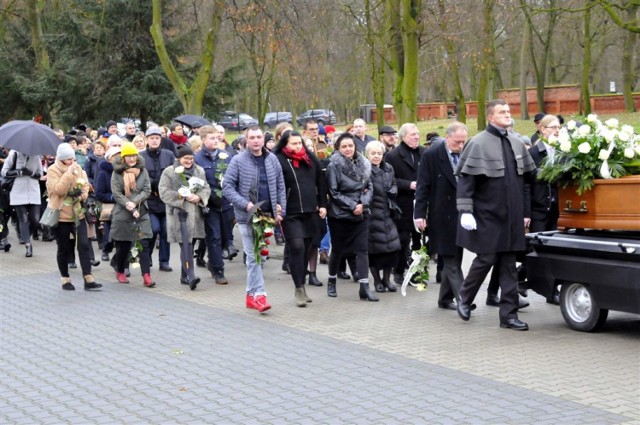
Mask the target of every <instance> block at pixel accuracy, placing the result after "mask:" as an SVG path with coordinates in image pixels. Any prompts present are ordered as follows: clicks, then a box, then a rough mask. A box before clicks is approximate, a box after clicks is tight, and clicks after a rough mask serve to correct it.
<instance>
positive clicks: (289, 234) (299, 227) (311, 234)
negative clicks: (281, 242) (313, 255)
mask: <svg viewBox="0 0 640 425" xmlns="http://www.w3.org/2000/svg"><path fill="white" fill-rule="evenodd" d="M282 233H284V238H285V240H286V239H289V238H303V239H306V238H311V244H312V245H314V246H320V241H321V240H322V238H323V237H324V234H325V233H327V226H326V224H325V221H324V220H323V219H321V218H320V216H319V215H318V214H317V213H303V214H295V215H287V216H285V217H284V220H283V221H282Z"/></svg>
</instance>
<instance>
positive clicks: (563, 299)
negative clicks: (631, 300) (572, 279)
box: [560, 283, 609, 332]
mask: <svg viewBox="0 0 640 425" xmlns="http://www.w3.org/2000/svg"><path fill="white" fill-rule="evenodd" d="M560 311H561V312H562V317H564V320H565V322H567V324H568V325H569V327H570V328H571V329H575V330H577V331H581V332H592V331H595V330H597V329H598V328H600V327H601V326H602V325H603V324H604V322H605V321H606V320H607V316H608V315H609V310H606V309H603V308H600V307H599V306H598V302H597V301H596V299H595V298H594V297H593V294H592V293H591V290H590V289H589V287H588V286H585V285H583V284H581V283H565V284H564V285H562V291H561V292H560Z"/></svg>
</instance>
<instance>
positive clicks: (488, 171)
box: [456, 99, 535, 330]
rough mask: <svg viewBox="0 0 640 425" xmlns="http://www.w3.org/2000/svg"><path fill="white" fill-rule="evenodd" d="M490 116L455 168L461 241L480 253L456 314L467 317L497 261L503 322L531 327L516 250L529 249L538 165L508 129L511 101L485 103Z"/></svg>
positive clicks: (464, 286) (513, 327) (468, 275)
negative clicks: (529, 192) (529, 193)
mask: <svg viewBox="0 0 640 425" xmlns="http://www.w3.org/2000/svg"><path fill="white" fill-rule="evenodd" d="M487 120H488V121H489V125H488V126H487V128H486V130H484V131H483V132H481V133H479V134H478V135H476V136H474V137H473V138H472V139H471V140H470V141H469V143H468V144H467V145H466V146H465V149H464V150H463V152H462V155H461V157H460V163H459V164H458V168H457V173H456V174H457V175H458V188H457V205H458V211H459V213H460V225H461V226H462V229H458V234H457V242H458V245H460V246H461V247H463V248H466V249H468V250H469V251H472V252H475V253H476V254H477V257H476V258H475V259H474V260H473V263H472V264H471V268H470V269H469V273H468V274H467V278H466V279H465V280H464V282H463V283H462V287H461V288H460V297H459V301H458V315H459V316H460V317H461V318H462V320H465V321H466V320H469V318H470V317H471V303H472V302H473V299H474V298H475V296H476V294H477V293H478V290H479V289H480V286H481V285H482V282H483V281H484V280H485V278H486V276H487V274H488V273H489V270H491V267H494V266H495V267H497V268H498V273H499V283H500V289H501V298H500V327H503V328H509V329H515V330H528V329H529V326H528V325H527V324H526V323H524V322H522V321H520V320H519V319H518V291H517V275H516V253H517V252H519V251H524V250H525V238H524V229H525V227H526V226H528V224H529V221H530V217H531V215H530V213H529V211H525V207H526V205H528V204H529V203H528V202H525V201H526V200H525V190H524V183H525V178H526V179H527V180H528V181H530V180H531V177H532V172H533V171H534V170H535V164H534V163H533V160H532V159H531V156H530V155H529V153H528V152H527V149H526V147H525V146H524V144H523V143H522V141H521V140H520V139H519V138H517V137H516V136H514V135H513V134H508V133H507V130H506V128H507V127H508V126H509V125H510V124H511V113H510V111H509V105H508V104H507V102H505V101H504V100H502V99H498V100H493V101H491V102H489V103H487ZM463 229H464V230H463Z"/></svg>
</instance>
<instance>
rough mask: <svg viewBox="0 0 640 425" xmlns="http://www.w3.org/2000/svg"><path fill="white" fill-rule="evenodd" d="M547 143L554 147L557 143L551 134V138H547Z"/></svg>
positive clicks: (556, 139)
mask: <svg viewBox="0 0 640 425" xmlns="http://www.w3.org/2000/svg"><path fill="white" fill-rule="evenodd" d="M547 142H549V144H550V145H555V144H557V143H558V138H557V137H556V136H555V134H552V135H551V136H549V139H548V140H547Z"/></svg>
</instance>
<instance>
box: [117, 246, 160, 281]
mask: <svg viewBox="0 0 640 425" xmlns="http://www.w3.org/2000/svg"><path fill="white" fill-rule="evenodd" d="M114 243H115V246H116V254H115V258H116V268H117V269H118V272H119V273H124V269H125V267H127V261H128V260H129V253H130V250H131V247H132V246H133V242H131V241H114ZM150 244H151V239H140V245H142V251H140V252H139V254H138V255H139V258H140V272H141V274H143V275H144V274H145V273H149V272H150V271H151V250H150V249H149V246H150Z"/></svg>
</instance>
